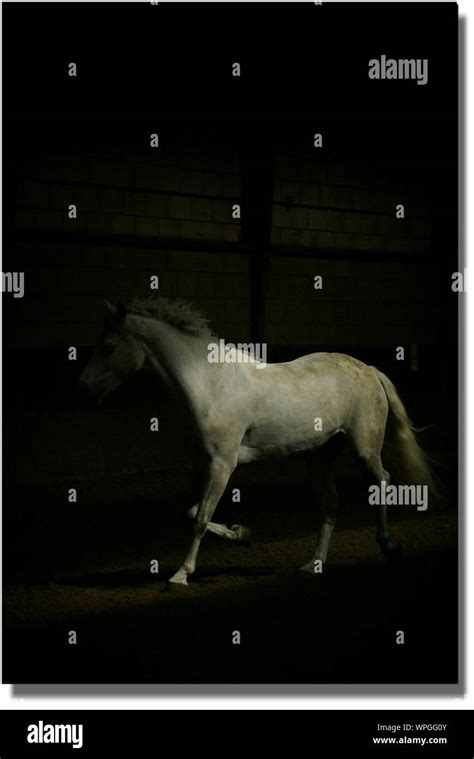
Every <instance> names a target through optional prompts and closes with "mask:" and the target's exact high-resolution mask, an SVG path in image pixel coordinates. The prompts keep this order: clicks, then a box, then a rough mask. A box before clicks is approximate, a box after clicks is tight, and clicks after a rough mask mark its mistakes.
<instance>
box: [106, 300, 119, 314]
mask: <svg viewBox="0 0 474 759" xmlns="http://www.w3.org/2000/svg"><path fill="white" fill-rule="evenodd" d="M104 303H105V307H106V309H107V313H108V314H110V316H116V315H117V311H116V308H115V306H113V305H112V304H111V303H109V301H108V300H106V301H104Z"/></svg>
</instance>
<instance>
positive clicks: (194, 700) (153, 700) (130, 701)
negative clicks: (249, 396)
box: [0, 0, 474, 710]
mask: <svg viewBox="0 0 474 759" xmlns="http://www.w3.org/2000/svg"><path fill="white" fill-rule="evenodd" d="M17 1H19V2H21V1H22V0H17ZM90 1H94V0H90ZM106 1H110V2H111V1H112V0H106ZM118 1H119V2H120V1H122V0H118ZM178 1H179V0H178ZM250 1H251V0H250ZM115 2H117V0H115ZM469 5H470V2H469V0H460V2H459V13H460V16H463V17H465V18H466V19H467V30H466V59H465V65H466V71H465V79H466V82H467V83H472V82H473V81H474V76H473V60H474V54H473V53H472V49H473V48H474V38H473V34H472V33H471V29H470V24H469V21H470V19H469ZM471 19H472V16H471ZM426 23H427V24H429V15H428V14H427V19H426ZM0 27H1V21H0ZM0 87H1V83H0ZM466 97H467V99H468V100H467V103H466V111H465V112H466V119H467V123H466V125H465V133H466V136H468V135H469V134H470V133H471V134H472V130H473V126H472V124H473V118H472V99H471V100H470V99H469V97H468V87H466ZM440 139H442V136H441V135H440ZM466 148H467V146H466ZM464 158H465V160H466V161H467V167H466V178H467V185H468V187H469V186H470V185H471V184H472V179H473V160H472V153H471V154H470V152H469V150H466V154H465V156H464ZM0 193H1V189H0ZM0 199H1V196H0ZM472 219H474V208H473V204H472V196H471V198H470V197H469V193H467V198H466V205H465V221H466V225H467V228H466V260H467V262H468V263H469V261H470V259H469V250H470V245H469V243H470V237H471V236H470V234H469V233H470V231H471V230H470V226H471V225H472ZM470 222H471V224H470ZM460 297H464V298H466V296H465V295H461V296H460ZM472 318H473V314H472V309H469V301H467V302H466V319H467V324H466V329H467V335H471V334H472V332H473V330H472V326H473V325H472ZM0 339H1V337H0ZM466 347H467V348H468V349H469V344H468V340H467V339H466ZM472 353H473V352H472V349H471V350H470V351H469V350H468V356H467V359H466V367H467V376H468V377H469V378H471V386H472V377H473V374H474V373H473V371H472V370H473V365H472V362H473V355H472ZM0 361H1V359H0ZM465 387H466V391H467V397H466V430H467V439H468V441H469V440H470V438H471V437H472V429H473V428H474V414H473V406H472V404H471V403H470V402H469V394H468V389H469V382H468V381H467V380H466V383H465ZM471 451H472V448H471V446H469V449H468V451H467V454H466V470H467V472H469V471H470V469H471V463H474V462H472V461H471V459H472V456H471V455H470V454H471ZM473 495H474V491H473V488H472V481H471V482H468V483H467V488H466V504H467V506H466V512H467V513H466V518H465V521H466V527H467V538H466V545H467V546H474V540H473V520H472V519H471V518H470V517H469V508H470V504H471V503H472V500H473V499H472V497H471V496H473ZM461 539H463V536H461ZM465 557H466V560H467V570H466V571H467V575H466V583H465V584H466V587H467V588H468V589H469V590H470V595H471V599H469V593H466V598H465V603H466V604H467V608H466V625H467V626H466V630H465V640H466V645H467V652H466V665H467V671H466V678H465V684H466V691H467V694H466V696H465V697H462V698H461V697H454V698H453V697H447V696H440V697H436V696H432V697H428V696H423V697H409V696H397V697H393V696H385V697H383V696H360V695H359V696H348V697H344V696H281V697H280V696H275V697H269V696H264V697H253V696H221V695H219V696H189V695H188V696H170V695H167V696H145V697H143V696H134V697H130V696H128V697H121V696H117V697H110V696H108V697H89V696H88V697H77V696H74V697H72V696H71V697H64V696H61V697H41V698H40V697H29V698H20V699H18V698H15V697H13V695H12V692H11V691H12V689H11V686H8V685H1V686H0V709H2V710H4V709H93V710H102V709H143V710H149V709H152V710H154V709H164V710H167V709H212V710H214V709H216V710H220V709H223V710H227V709H252V710H259V709H275V710H283V709H296V710H306V709H342V710H344V709H349V710H353V709H364V710H365V709H367V710H370V709H377V710H379V709H447V710H451V709H474V673H473V669H474V665H473V657H472V655H470V654H471V653H472V647H473V645H474V624H473V608H474V604H473V603H472V593H473V588H474V577H473V567H474V560H473V558H472V556H471V551H469V550H467V549H466V551H465ZM469 601H470V603H469ZM433 634H436V631H434V633H433ZM469 643H471V646H469ZM314 655H315V656H320V655H324V653H323V652H318V651H316V650H315V652H314ZM439 655H440V656H443V643H442V641H440V649H439ZM119 690H120V686H117V691H119ZM173 690H176V688H173ZM249 690H250V688H249Z"/></svg>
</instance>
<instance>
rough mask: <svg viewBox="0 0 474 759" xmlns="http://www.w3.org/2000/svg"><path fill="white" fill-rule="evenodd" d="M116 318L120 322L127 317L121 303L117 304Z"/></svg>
mask: <svg viewBox="0 0 474 759" xmlns="http://www.w3.org/2000/svg"><path fill="white" fill-rule="evenodd" d="M117 316H118V317H119V319H121V320H122V321H123V320H124V319H125V317H126V316H127V309H126V308H125V306H124V305H123V303H117Z"/></svg>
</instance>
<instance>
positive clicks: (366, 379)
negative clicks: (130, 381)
mask: <svg viewBox="0 0 474 759" xmlns="http://www.w3.org/2000/svg"><path fill="white" fill-rule="evenodd" d="M106 305H107V311H106V318H105V323H104V329H103V333H102V337H101V341H100V344H99V345H98V347H97V348H96V349H95V351H94V353H93V355H92V357H91V359H90V361H89V362H88V364H87V366H86V367H85V369H84V371H83V373H82V375H81V379H80V384H81V386H82V387H83V388H86V389H87V390H88V391H89V392H90V393H92V394H93V395H94V397H95V398H96V399H97V400H98V401H99V402H101V401H102V399H103V398H104V397H105V396H106V395H107V394H108V393H110V392H111V391H112V390H114V389H115V388H116V387H118V386H119V385H120V384H121V383H122V382H123V381H124V380H126V379H127V378H128V377H130V376H131V375H133V374H135V373H136V372H138V371H139V369H141V368H142V367H143V368H145V369H148V370H151V371H152V372H155V373H156V374H157V375H158V376H159V377H160V378H161V380H162V381H164V383H165V384H166V385H167V386H168V387H169V389H170V391H172V392H173V393H175V394H176V395H177V396H178V398H179V400H180V402H181V403H182V405H183V406H184V407H185V409H186V410H187V412H188V413H189V416H190V418H191V420H192V422H193V426H194V429H195V432H196V434H197V440H198V441H199V452H200V467H201V472H202V475H203V480H202V490H201V494H200V498H199V502H198V503H197V504H196V505H195V506H194V507H193V508H192V509H190V512H189V514H190V516H192V517H193V520H194V537H193V540H192V543H191V547H190V549H189V552H188V554H187V556H186V558H185V560H184V562H183V564H182V566H181V567H180V568H179V569H178V571H177V572H176V573H175V574H174V575H173V577H172V578H171V579H170V582H171V583H176V584H181V585H187V581H188V577H189V576H190V575H191V574H192V573H193V572H194V570H195V567H196V559H197V555H198V551H199V547H200V544H201V540H202V538H203V536H204V533H205V532H206V530H209V531H210V532H214V533H216V534H218V535H220V536H222V537H224V538H227V539H229V540H245V539H246V538H247V530H246V528H244V527H242V526H240V525H234V526H233V527H232V528H230V529H229V528H228V527H226V526H225V525H220V524H215V523H214V522H212V521H211V519H212V516H213V514H214V511H215V509H216V506H217V504H218V502H219V499H220V498H221V496H222V494H223V492H224V490H225V487H226V485H227V482H228V480H229V477H230V475H231V473H232V472H233V471H234V469H235V468H236V466H237V464H245V463H247V462H250V461H257V460H259V459H263V458H268V457H286V456H288V455H290V454H292V453H295V452H307V454H308V460H309V462H310V464H312V466H313V468H314V469H315V470H316V468H318V469H319V472H316V471H315V474H317V475H318V477H317V483H318V490H319V494H320V502H321V510H322V521H321V530H320V534H319V539H318V542H317V545H316V549H315V553H314V556H313V559H312V561H310V562H309V563H308V564H305V565H304V566H303V567H301V569H303V570H306V571H309V572H311V573H313V574H314V567H315V562H316V561H320V562H325V561H326V558H327V552H328V547H329V542H330V539H331V534H332V531H333V529H334V524H335V517H336V508H337V494H336V490H335V486H334V477H333V472H334V458H335V452H334V450H333V446H331V445H325V446H324V448H322V446H323V445H324V444H325V443H327V442H328V441H329V440H330V439H331V438H333V437H334V436H335V435H336V434H337V433H344V434H345V436H346V437H347V438H348V439H349V441H350V442H351V443H352V446H353V447H354V449H355V451H356V453H357V455H358V456H359V457H360V459H362V460H363V462H364V463H365V465H366V467H367V469H368V472H369V473H370V475H371V478H372V480H373V481H374V482H376V483H379V484H380V483H381V482H382V481H385V482H386V483H387V484H388V483H389V482H390V474H389V473H388V472H387V471H386V469H384V467H383V464H382V458H381V456H382V454H383V458H384V462H385V459H387V460H389V461H390V468H391V473H392V475H394V476H395V478H396V481H398V482H401V483H423V484H428V485H432V479H431V472H430V468H429V465H428V461H427V458H426V456H425V454H424V453H423V451H422V450H421V448H420V446H419V445H418V443H417V441H416V438H415V434H414V428H413V426H412V425H411V423H410V420H409V419H408V416H407V413H406V411H405V408H404V406H403V404H402V402H401V400H400V398H399V396H398V394H397V391H396V389H395V387H394V385H393V384H392V382H391V381H390V380H389V379H388V377H386V376H385V375H384V374H382V372H380V371H378V370H377V369H376V368H375V367H372V366H367V365H366V364H364V363H362V362H361V361H358V360H356V359H354V358H351V357H350V356H346V355H344V354H341V353H313V354H310V355H307V356H302V357H301V358H298V359H296V360H295V361H290V362H287V363H278V364H268V365H265V366H263V365H262V364H261V363H259V362H258V361H256V360H254V359H253V358H252V356H251V355H249V354H248V352H245V351H244V350H243V349H241V348H240V349H239V348H238V347H234V348H233V349H232V350H231V351H230V353H229V352H227V351H226V360H225V362H224V361H221V362H219V363H212V362H211V361H210V360H209V355H210V352H209V346H210V344H213V343H215V337H214V336H213V334H212V332H211V331H210V329H209V327H208V322H207V320H206V319H205V318H204V317H203V316H202V315H201V314H199V313H197V312H196V311H194V310H193V309H192V308H191V307H190V306H189V305H188V304H186V303H185V302H183V301H181V300H168V299H165V298H161V297H153V298H148V299H143V300H135V301H133V302H132V303H130V304H129V306H128V308H125V307H124V306H123V305H121V304H118V305H117V308H114V307H113V306H111V305H110V304H108V303H107V304H106ZM317 454H319V455H317ZM387 465H388V464H387ZM377 541H378V543H379V545H380V547H381V549H382V551H383V552H384V553H385V554H390V553H392V552H393V551H394V550H395V549H396V548H397V546H396V545H395V543H394V542H393V540H392V538H391V536H390V532H389V529H388V525H387V514H386V506H385V505H381V506H380V507H378V519H377Z"/></svg>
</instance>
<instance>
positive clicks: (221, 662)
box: [4, 470, 457, 683]
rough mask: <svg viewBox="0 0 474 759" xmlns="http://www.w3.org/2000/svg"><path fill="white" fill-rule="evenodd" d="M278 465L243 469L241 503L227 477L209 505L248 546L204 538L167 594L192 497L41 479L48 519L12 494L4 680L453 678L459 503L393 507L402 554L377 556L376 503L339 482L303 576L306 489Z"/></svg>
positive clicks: (146, 482) (307, 548)
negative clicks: (325, 543)
mask: <svg viewBox="0 0 474 759" xmlns="http://www.w3.org/2000/svg"><path fill="white" fill-rule="evenodd" d="M272 473H273V476H272V477H271V478H270V480H271V481H272V482H273V484H271V482H269V481H267V482H266V483H263V484H260V485H259V486H258V485H256V483H255V482H254V483H253V484H252V487H251V488H245V483H247V484H249V483H250V482H251V480H252V477H253V473H252V471H251V472H250V475H249V474H246V475H245V479H244V480H243V481H242V482H240V483H239V484H241V485H242V484H243V485H244V487H243V492H244V493H246V494H247V495H246V497H245V498H244V502H242V503H240V504H238V503H237V504H236V503H233V502H232V499H231V489H232V486H233V484H232V483H231V485H230V489H229V492H227V493H226V494H225V496H224V498H223V502H222V504H221V506H220V508H219V511H218V514H217V515H216V521H223V522H226V523H228V524H233V523H235V522H240V523H244V524H248V525H249V526H251V527H252V528H253V542H252V544H251V545H250V546H242V545H238V544H235V543H230V542H224V541H222V540H220V539H219V538H217V537H216V536H212V535H207V536H206V538H205V540H204V541H203V545H202V549H201V553H200V556H199V563H198V569H197V571H196V574H195V575H194V577H193V579H192V581H191V582H190V585H189V587H188V588H186V589H179V590H177V591H174V592H170V591H169V590H168V588H167V585H166V581H167V579H168V578H169V576H170V575H171V574H172V573H173V572H174V571H175V569H176V568H177V567H178V566H179V563H180V561H181V560H182V558H183V556H184V553H185V551H186V548H187V546H188V544H189V540H190V535H191V523H190V521H189V520H188V519H187V518H186V517H185V516H184V511H185V509H186V507H188V506H189V504H188V502H187V499H186V498H185V497H184V496H180V497H174V498H172V497H170V498H168V499H163V500H158V501H157V500H156V492H157V488H158V491H160V487H159V485H160V483H159V482H157V476H156V475H153V476H151V475H150V476H141V477H140V478H139V479H138V480H137V478H136V477H127V476H123V477H118V478H115V479H114V480H113V481H106V480H104V481H103V482H101V483H97V482H94V483H82V485H81V501H80V503H78V504H74V505H70V506H68V507H65V505H64V498H63V497H62V496H61V498H60V497H59V494H60V488H59V489H58V488H57V487H56V488H53V487H51V488H50V492H49V495H48V498H49V500H48V513H47V517H46V516H45V512H44V511H42V512H41V513H39V512H38V511H36V510H35V509H34V504H32V503H29V504H28V503H27V502H26V501H25V500H24V499H22V498H18V502H19V503H20V502H21V503H22V509H23V511H22V510H21V509H20V510H19V511H17V518H16V522H15V523H14V525H13V526H12V525H11V526H10V532H9V534H10V535H12V536H14V537H15V536H16V539H13V540H12V541H11V543H10V544H9V546H8V551H7V556H6V561H5V570H6V571H5V587H4V646H5V652H7V653H8V657H7V658H6V661H5V668H4V670H5V672H4V678H5V680H7V681H11V682H18V683H20V682H23V683H24V682H31V683H33V682H57V683H61V682H82V683H84V682H85V683H89V682H90V683H92V682H117V683H125V682H128V683H130V682H137V683H138V682H216V683H218V682H256V683H259V682H260V683H263V682H269V683H271V682H302V683H304V682H315V683H331V682H334V683H341V682H342V683H344V682H347V683H351V682H352V683H354V682H362V683H366V682H369V683H370V682H374V683H385V682H409V683H420V682H433V683H434V682H455V681H456V680H457V671H456V670H457V624H456V623H457V589H456V588H457V579H456V575H457V554H456V520H455V517H454V515H453V514H452V513H450V512H449V511H442V512H440V513H431V514H430V513H428V512H427V513H420V512H418V513H417V512H416V511H415V512H413V511H412V510H410V511H407V508H409V507H399V509H398V510H396V511H395V512H394V513H393V514H392V515H391V523H392V527H393V532H394V535H395V536H396V538H397V540H399V541H400V542H401V543H402V544H403V555H402V559H401V560H400V561H399V562H387V560H386V559H384V558H382V557H381V555H380V553H379V550H378V547H377V545H376V543H375V539H374V538H375V530H374V526H373V522H374V517H375V515H374V514H373V513H372V512H371V511H370V509H371V508H374V507H368V506H367V505H365V506H364V504H363V499H362V498H361V495H360V493H359V491H360V487H359V486H360V483H359V482H358V481H357V480H354V478H353V477H352V478H349V479H346V480H345V482H343V486H342V488H341V489H342V494H341V495H342V498H341V500H342V502H343V504H345V505H343V506H342V507H341V517H340V520H339V525H338V527H337V528H336V530H335V532H334V536H333V541H332V545H331V551H330V557H329V562H328V564H327V566H326V567H325V569H324V572H323V574H322V575H321V576H315V577H311V576H309V575H308V576H306V575H303V574H302V573H300V572H299V571H298V569H297V568H298V567H299V566H300V565H301V564H303V563H305V562H306V561H308V560H309V559H310V558H311V556H312V551H313V548H314V544H315V539H316V536H317V527H318V514H317V509H316V508H314V503H313V502H312V495H311V492H310V490H309V489H308V488H307V487H306V485H304V484H301V483H300V484H299V485H298V486H296V487H295V486H294V485H290V484H289V482H288V476H287V475H286V476H285V478H281V480H280V481H278V479H279V478H278V474H277V472H276V471H275V470H272V472H270V474H272ZM163 476H164V475H163ZM158 479H159V478H158ZM162 484H163V487H162V488H161V492H163V490H166V488H165V487H164V483H162ZM234 485H235V483H234ZM358 493H359V495H357V494H358ZM403 509H405V511H404V510H403ZM154 559H157V560H158V562H159V573H158V574H152V573H151V572H150V561H152V560H154ZM71 630H74V631H76V633H77V644H76V645H69V644H68V634H69V632H70V631H71ZM400 630H402V631H403V632H404V634H405V643H404V645H397V644H396V643H395V637H396V633H397V631H400ZM235 631H239V632H240V636H241V642H240V644H239V645H234V644H233V643H232V637H233V633H234V632H235Z"/></svg>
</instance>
